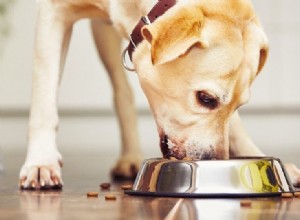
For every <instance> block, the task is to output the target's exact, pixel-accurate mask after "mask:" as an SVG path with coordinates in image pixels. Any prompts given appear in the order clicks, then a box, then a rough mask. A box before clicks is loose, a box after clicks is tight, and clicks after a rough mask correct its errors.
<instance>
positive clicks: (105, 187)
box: [100, 183, 110, 189]
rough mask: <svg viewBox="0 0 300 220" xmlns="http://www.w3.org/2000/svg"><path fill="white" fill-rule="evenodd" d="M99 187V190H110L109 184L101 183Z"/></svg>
mask: <svg viewBox="0 0 300 220" xmlns="http://www.w3.org/2000/svg"><path fill="white" fill-rule="evenodd" d="M100 187H101V189H109V188H110V183H101V184H100Z"/></svg>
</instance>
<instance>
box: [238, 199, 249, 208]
mask: <svg viewBox="0 0 300 220" xmlns="http://www.w3.org/2000/svg"><path fill="white" fill-rule="evenodd" d="M251 204H252V203H251V201H250V200H242V201H241V202H240V205H241V207H245V208H249V207H251Z"/></svg>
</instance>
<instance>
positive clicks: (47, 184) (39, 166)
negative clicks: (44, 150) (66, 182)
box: [19, 159, 63, 190]
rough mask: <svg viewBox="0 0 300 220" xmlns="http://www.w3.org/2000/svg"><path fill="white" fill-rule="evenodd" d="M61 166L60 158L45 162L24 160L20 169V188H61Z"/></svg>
mask: <svg viewBox="0 0 300 220" xmlns="http://www.w3.org/2000/svg"><path fill="white" fill-rule="evenodd" d="M61 167H62V160H61V159H59V160H55V161H53V162H47V163H33V162H26V163H25V164H24V165H23V167H22V168H21V171H20V184H19V186H20V189H22V190H23V189H25V190H48V189H58V190H59V189H62V186H63V181H62V178H61Z"/></svg>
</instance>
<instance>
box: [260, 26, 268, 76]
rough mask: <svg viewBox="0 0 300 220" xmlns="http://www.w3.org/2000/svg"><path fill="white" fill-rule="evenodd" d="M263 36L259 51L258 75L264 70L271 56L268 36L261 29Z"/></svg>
mask: <svg viewBox="0 0 300 220" xmlns="http://www.w3.org/2000/svg"><path fill="white" fill-rule="evenodd" d="M258 35H260V36H261V40H260V42H261V43H260V50H259V60H258V67H257V75H258V74H259V73H260V71H261V70H262V68H263V67H264V65H265V63H266V60H267V58H268V54H269V45H268V39H267V36H266V34H265V33H264V32H263V30H262V29H261V28H260V29H259V34H258Z"/></svg>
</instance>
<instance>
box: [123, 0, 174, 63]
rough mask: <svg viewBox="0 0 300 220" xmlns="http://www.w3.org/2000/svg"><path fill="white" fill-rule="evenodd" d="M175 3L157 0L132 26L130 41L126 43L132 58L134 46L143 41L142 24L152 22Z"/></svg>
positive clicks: (171, 0)
mask: <svg viewBox="0 0 300 220" xmlns="http://www.w3.org/2000/svg"><path fill="white" fill-rule="evenodd" d="M175 4H176V0H159V1H158V2H157V3H156V4H155V5H154V7H152V8H151V10H150V11H149V13H147V14H146V15H144V16H142V18H141V19H140V20H139V22H138V23H137V25H136V26H135V27H134V29H133V31H132V32H131V34H130V37H129V38H130V41H129V45H128V48H127V49H128V54H129V57H130V59H131V60H132V53H133V51H134V50H135V48H136V47H137V46H138V45H139V44H140V43H141V42H142V41H143V36H142V34H141V30H142V28H143V26H144V25H149V24H151V23H153V22H154V21H155V20H156V19H157V18H159V17H160V16H162V15H163V14H164V13H165V12H166V11H168V10H169V9H170V8H172V7H173V6H174V5H175Z"/></svg>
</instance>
